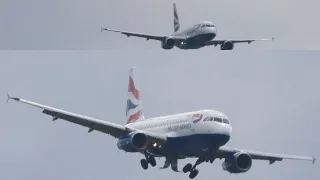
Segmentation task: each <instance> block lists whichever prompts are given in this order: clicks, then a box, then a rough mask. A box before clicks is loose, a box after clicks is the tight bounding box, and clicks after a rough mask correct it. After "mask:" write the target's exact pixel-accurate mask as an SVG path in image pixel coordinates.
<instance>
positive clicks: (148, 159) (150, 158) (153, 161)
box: [140, 154, 157, 170]
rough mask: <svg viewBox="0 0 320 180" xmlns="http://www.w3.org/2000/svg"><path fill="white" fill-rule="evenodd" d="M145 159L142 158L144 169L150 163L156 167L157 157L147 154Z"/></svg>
mask: <svg viewBox="0 0 320 180" xmlns="http://www.w3.org/2000/svg"><path fill="white" fill-rule="evenodd" d="M145 157H146V158H145V159H141V160H140V163H141V167H142V168H143V169H145V170H146V169H148V164H150V165H151V166H152V167H155V166H156V165H157V162H156V159H155V158H154V156H152V155H148V154H145Z"/></svg>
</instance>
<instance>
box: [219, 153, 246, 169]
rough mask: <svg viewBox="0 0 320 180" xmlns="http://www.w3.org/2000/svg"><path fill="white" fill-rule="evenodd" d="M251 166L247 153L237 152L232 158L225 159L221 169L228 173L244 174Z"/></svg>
mask: <svg viewBox="0 0 320 180" xmlns="http://www.w3.org/2000/svg"><path fill="white" fill-rule="evenodd" d="M251 166H252V158H251V156H250V155H249V154H248V153H245V152H238V153H235V154H234V155H233V156H232V157H229V158H226V159H225V161H224V162H223V163H222V168H223V170H225V171H228V172H230V173H244V172H247V171H248V170H249V169H250V168H251Z"/></svg>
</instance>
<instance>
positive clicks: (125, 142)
mask: <svg viewBox="0 0 320 180" xmlns="http://www.w3.org/2000/svg"><path fill="white" fill-rule="evenodd" d="M117 145H118V148H119V149H121V150H124V151H126V152H139V151H142V150H144V149H145V148H146V147H147V145H148V137H147V136H146V135H145V134H143V133H140V132H132V133H129V134H126V135H123V136H122V137H120V138H119V140H118V143H117Z"/></svg>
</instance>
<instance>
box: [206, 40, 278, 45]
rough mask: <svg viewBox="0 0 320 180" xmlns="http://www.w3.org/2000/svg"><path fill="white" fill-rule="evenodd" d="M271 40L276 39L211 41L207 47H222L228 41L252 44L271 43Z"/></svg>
mask: <svg viewBox="0 0 320 180" xmlns="http://www.w3.org/2000/svg"><path fill="white" fill-rule="evenodd" d="M270 40H272V41H273V40H274V38H271V39H244V40H211V41H209V42H207V44H206V46H211V45H214V46H217V45H221V44H223V43H224V42H226V41H229V42H232V43H234V44H235V43H248V44H250V43H252V42H254V41H270Z"/></svg>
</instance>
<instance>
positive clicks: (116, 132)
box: [42, 109, 125, 138]
mask: <svg viewBox="0 0 320 180" xmlns="http://www.w3.org/2000/svg"><path fill="white" fill-rule="evenodd" d="M42 113H44V114H47V115H50V116H52V117H53V120H57V119H63V120H66V121H68V122H71V123H74V124H78V125H81V126H84V127H87V128H88V132H92V131H93V130H96V131H100V132H103V133H106V134H109V135H111V136H113V137H115V138H118V137H120V135H121V133H122V132H123V131H125V129H124V128H114V127H110V126H105V125H102V124H100V123H97V122H92V121H89V120H88V119H84V118H79V117H75V116H70V115H67V114H62V113H58V112H55V111H50V110H48V109H44V110H43V111H42Z"/></svg>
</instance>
